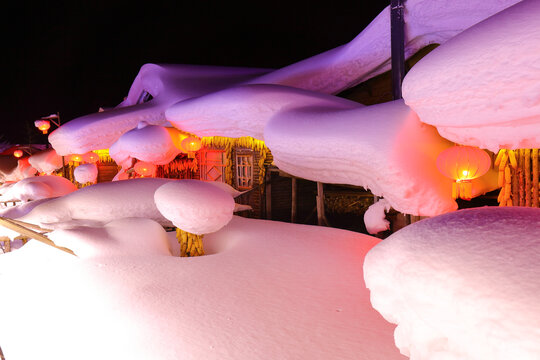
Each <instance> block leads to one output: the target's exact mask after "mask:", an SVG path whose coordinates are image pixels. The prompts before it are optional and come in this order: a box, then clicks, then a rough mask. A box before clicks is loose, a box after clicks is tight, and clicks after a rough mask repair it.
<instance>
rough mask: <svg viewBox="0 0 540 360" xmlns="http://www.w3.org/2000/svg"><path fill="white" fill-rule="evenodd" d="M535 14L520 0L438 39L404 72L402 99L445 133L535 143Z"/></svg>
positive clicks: (538, 129) (529, 2)
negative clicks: (439, 42) (437, 43)
mask: <svg viewBox="0 0 540 360" xmlns="http://www.w3.org/2000/svg"><path fill="white" fill-rule="evenodd" d="M539 15H540V2H538V1H536V0H525V1H522V2H520V3H518V4H516V5H514V6H512V7H510V8H508V9H506V10H504V11H502V12H500V13H498V14H497V15H494V16H492V17H491V18H489V19H487V20H485V21H483V22H481V23H479V24H477V25H475V26H473V27H471V28H469V29H467V30H466V31H464V32H463V33H461V34H459V35H457V36H456V37H454V38H452V39H451V40H449V41H448V42H447V43H445V44H443V45H441V46H440V47H438V48H437V49H435V50H434V51H432V52H431V53H430V54H428V55H427V56H426V57H425V58H423V59H422V60H421V61H420V62H419V63H418V64H416V65H415V66H414V67H413V68H412V69H411V71H410V72H409V73H408V74H407V76H406V77H405V80H404V83H403V97H404V99H405V102H406V103H407V104H408V105H409V106H411V108H412V109H413V110H414V111H416V112H417V113H418V115H419V117H420V119H421V120H422V121H423V122H426V123H429V124H432V125H434V126H436V127H437V129H438V131H439V132H440V133H441V135H442V136H444V137H445V138H448V139H450V140H452V141H455V142H458V143H461V144H467V145H473V146H478V147H481V148H487V149H490V150H492V151H494V152H496V151H498V150H499V148H511V149H514V148H538V147H540V126H539V123H540V95H539V94H540V85H539V84H540V69H539V68H538V66H537V65H536V64H538V63H539V62H540V23H539V22H538V16H539Z"/></svg>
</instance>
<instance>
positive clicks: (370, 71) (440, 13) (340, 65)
mask: <svg viewBox="0 0 540 360" xmlns="http://www.w3.org/2000/svg"><path fill="white" fill-rule="evenodd" d="M518 1H519V0H495V1H484V0H453V1H447V0H407V2H406V4H405V11H404V18H405V24H406V27H405V57H406V58H408V57H410V56H412V55H413V54H414V53H416V52H417V51H418V50H420V49H421V48H423V47H425V46H427V45H429V44H433V43H437V44H443V43H444V42H446V41H447V40H448V39H451V38H452V37H454V36H456V35H457V34H459V33H460V32H462V31H463V30H465V29H467V28H469V27H470V26H472V25H474V24H476V23H478V22H480V21H482V20H484V19H486V18H488V17H489V16H491V15H493V14H495V13H497V12H499V11H501V10H503V9H505V8H507V7H509V6H511V5H513V4H515V3H517V2H518ZM329 31H331V30H330V29H329ZM390 59H391V51H390V7H387V8H386V9H384V10H383V11H382V12H381V13H380V14H379V15H378V16H377V17H376V18H375V19H374V20H373V21H372V22H371V24H369V26H368V27H366V28H365V29H364V30H363V31H362V32H361V33H360V34H359V35H358V36H356V37H355V38H354V39H353V40H352V41H350V42H349V43H347V44H345V45H342V46H340V47H337V48H335V49H332V50H329V51H327V52H324V53H322V54H318V55H315V56H313V57H310V58H308V59H305V60H301V61H299V62H297V63H294V64H292V65H289V66H286V67H284V68H281V69H278V70H276V71H273V72H270V73H268V74H265V75H263V76H260V77H258V78H255V79H253V80H251V81H250V83H257V84H280V85H287V86H293V87H298V88H302V89H306V90H312V91H317V92H322V93H327V94H337V93H339V92H341V91H343V90H345V89H347V88H350V87H352V86H354V85H357V84H359V83H361V82H363V81H366V80H368V79H370V78H372V77H374V76H376V75H378V74H381V73H383V72H385V71H387V70H389V69H390V62H391V60H390Z"/></svg>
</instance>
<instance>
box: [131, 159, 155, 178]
mask: <svg viewBox="0 0 540 360" xmlns="http://www.w3.org/2000/svg"><path fill="white" fill-rule="evenodd" d="M133 168H134V170H135V172H136V173H137V174H139V175H141V177H149V176H150V177H151V176H153V175H154V174H155V172H156V165H154V164H152V163H148V162H145V161H139V162H137V163H136V164H135V166H134V167H133Z"/></svg>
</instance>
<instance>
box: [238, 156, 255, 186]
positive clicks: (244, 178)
mask: <svg viewBox="0 0 540 360" xmlns="http://www.w3.org/2000/svg"><path fill="white" fill-rule="evenodd" d="M252 187H253V152H251V151H250V152H237V153H236V188H237V189H251V188H252Z"/></svg>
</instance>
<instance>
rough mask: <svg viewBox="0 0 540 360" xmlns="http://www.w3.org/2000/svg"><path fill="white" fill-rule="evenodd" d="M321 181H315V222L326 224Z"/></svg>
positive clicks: (321, 224)
mask: <svg viewBox="0 0 540 360" xmlns="http://www.w3.org/2000/svg"><path fill="white" fill-rule="evenodd" d="M323 185H324V184H323V183H322V182H318V181H317V224H319V225H320V226H325V225H328V223H327V222H326V216H325V215H324V187H323Z"/></svg>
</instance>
